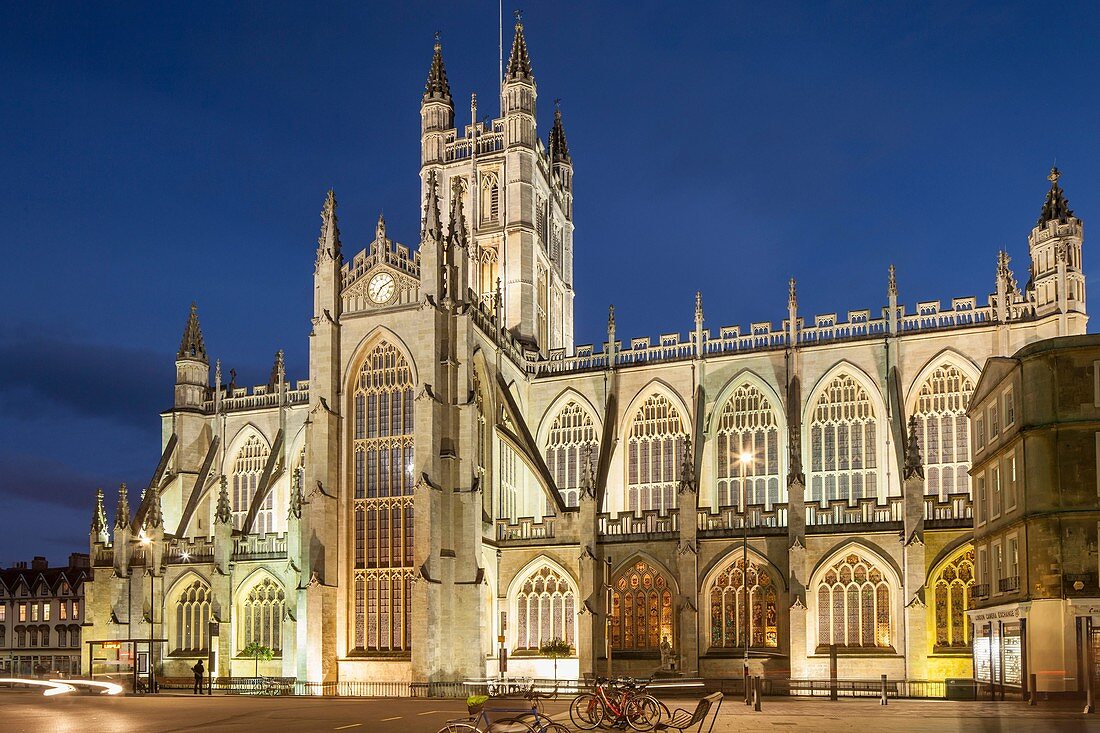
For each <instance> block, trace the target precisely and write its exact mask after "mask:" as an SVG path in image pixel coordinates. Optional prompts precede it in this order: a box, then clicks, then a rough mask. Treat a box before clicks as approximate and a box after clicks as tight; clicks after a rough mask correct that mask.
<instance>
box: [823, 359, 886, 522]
mask: <svg viewBox="0 0 1100 733" xmlns="http://www.w3.org/2000/svg"><path fill="white" fill-rule="evenodd" d="M877 425H878V418H877V416H876V415H875V409H874V406H873V405H872V404H871V397H870V395H869V394H868V393H867V390H866V389H864V388H863V386H862V385H861V384H860V383H859V382H857V381H856V380H855V378H854V377H852V376H851V375H849V374H840V375H837V377H836V378H835V379H833V380H832V382H830V383H829V385H828V386H827V387H826V388H825V389H824V390H823V391H822V392H821V395H820V396H819V397H818V398H817V403H816V404H815V405H814V408H813V411H812V416H811V419H810V497H811V500H812V501H816V502H820V503H821V504H825V503H826V502H828V501H835V500H838V499H841V500H845V501H849V502H854V501H857V500H859V499H862V498H864V497H873V496H877V495H878V486H877V475H878V472H877V470H876V468H877V462H878V458H877V453H876V451H877V450H878V444H877V443H876V441H875V435H876V433H877Z"/></svg>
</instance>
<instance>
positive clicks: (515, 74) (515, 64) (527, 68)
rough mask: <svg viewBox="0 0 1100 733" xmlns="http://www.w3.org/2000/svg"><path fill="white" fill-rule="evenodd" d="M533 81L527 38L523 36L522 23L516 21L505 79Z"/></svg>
mask: <svg viewBox="0 0 1100 733" xmlns="http://www.w3.org/2000/svg"><path fill="white" fill-rule="evenodd" d="M521 79H522V80H526V81H534V80H535V76H534V74H533V73H531V57H530V56H528V55H527V40H526V39H525V38H524V37H523V23H521V22H519V21H516V35H515V37H514V38H513V39H512V55H511V56H509V57H508V73H507V74H506V75H505V80H506V81H519V80H521Z"/></svg>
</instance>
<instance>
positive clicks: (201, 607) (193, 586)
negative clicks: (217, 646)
mask: <svg viewBox="0 0 1100 733" xmlns="http://www.w3.org/2000/svg"><path fill="white" fill-rule="evenodd" d="M172 605H174V606H175V614H174V615H173V616H170V617H169V618H170V619H172V621H174V624H173V625H174V626H175V628H173V629H172V630H171V631H170V632H169V633H170V634H171V636H170V638H171V639H172V651H173V652H187V653H201V654H204V655H205V654H206V653H207V651H208V650H209V649H210V586H208V585H207V584H206V583H205V582H203V581H202V580H198V579H196V580H194V581H192V582H191V583H189V584H187V585H185V586H183V587H182V588H181V589H179V590H178V591H176V593H175V600H174V602H173V604H172Z"/></svg>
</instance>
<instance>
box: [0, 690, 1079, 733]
mask: <svg viewBox="0 0 1100 733" xmlns="http://www.w3.org/2000/svg"><path fill="white" fill-rule="evenodd" d="M670 702H673V703H674V704H675V702H676V701H670ZM682 704H685V705H687V704H688V701H683V703H682ZM549 707H550V711H551V712H556V713H557V714H556V715H555V718H557V719H561V718H562V716H563V714H564V710H565V705H564V704H562V703H557V704H551V705H550V706H549ZM464 713H465V707H464V704H463V703H462V701H459V700H419V699H417V700H410V699H404V698H403V699H390V700H382V699H352V698H254V697H239V696H215V697H195V698H192V697H189V696H185V695H172V696H168V695H164V696H159V697H152V698H150V697H118V698H105V697H95V696H79V697H58V698H44V697H42V696H41V695H40V694H37V693H29V692H21V691H15V692H13V691H0V730H3V731H4V733H77V732H80V733H85V732H86V731H97V733H98V732H107V733H116V732H117V733H139V732H140V733H153V732H155V733H175V732H177V731H199V730H201V731H209V732H210V733H224V732H227V731H262V733H299V732H309V731H347V732H348V733H360V732H362V733H367V732H369V733H422V732H423V733H433V732H434V731H436V730H438V729H439V727H440V726H441V725H442V724H443V722H444V721H446V720H449V719H451V718H456V717H462V716H463V715H464ZM566 722H567V721H566ZM704 730H705V729H704ZM734 731H738V732H740V731H777V732H778V731H820V732H822V733H834V732H836V733H840V732H847V731H861V732H862V733H878V732H879V731H898V732H899V733H910V732H912V733H917V732H919V733H929V732H930V731H934V732H935V733H951V732H954V731H959V732H960V733H963V732H964V731H965V733H987V732H988V733H1000V732H1001V731H1005V732H1008V731H1013V732H1015V731H1022V732H1024V731H1026V732H1028V733H1030V732H1032V731H1036V732H1043V731H1051V732H1054V731H1057V732H1058V733H1076V732H1077V731H1098V732H1100V716H1085V715H1082V714H1081V711H1080V707H1079V706H1078V705H1077V704H1076V703H1072V704H1071V703H1059V704H1054V703H1047V704H1043V705H1040V706H1038V707H1028V706H1027V705H1024V704H1021V703H1017V702H1005V703H987V702H986V703H973V702H944V701H917V700H902V701H897V700H895V701H891V702H890V704H889V705H888V706H887V707H885V708H884V707H881V706H880V705H878V703H877V702H875V701H872V700H845V701H841V702H836V703H830V702H828V701H825V700H786V699H785V700H779V699H768V700H765V701H764V710H763V711H762V712H760V713H755V712H753V711H752V709H751V708H746V707H745V705H744V704H743V703H742V702H739V701H737V700H729V699H727V701H726V703H725V704H724V705H723V706H722V713H721V715H720V716H719V719H718V724H717V725H715V727H714V733H733V732H734Z"/></svg>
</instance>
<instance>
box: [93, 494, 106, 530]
mask: <svg viewBox="0 0 1100 733" xmlns="http://www.w3.org/2000/svg"><path fill="white" fill-rule="evenodd" d="M106 529H107V512H106V511H105V510H104V509H103V489H96V492H95V511H94V512H93V513H92V534H99V533H101V532H103V531H104V530H106Z"/></svg>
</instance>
